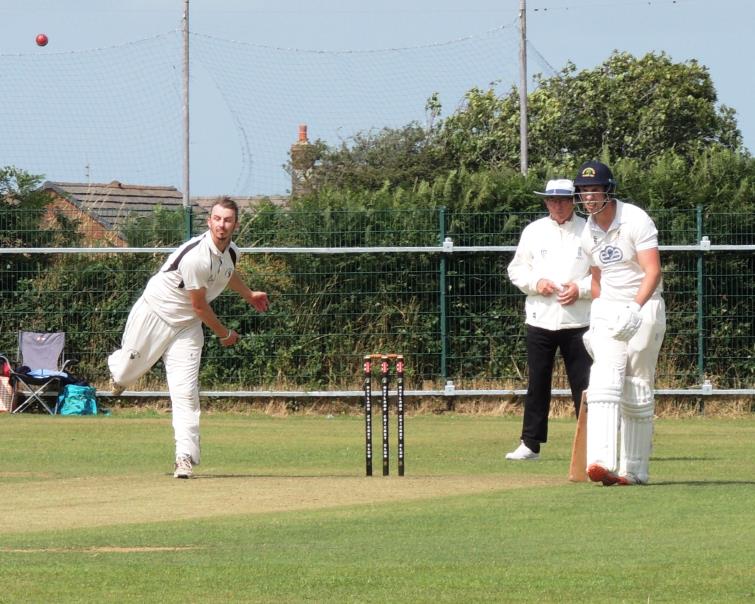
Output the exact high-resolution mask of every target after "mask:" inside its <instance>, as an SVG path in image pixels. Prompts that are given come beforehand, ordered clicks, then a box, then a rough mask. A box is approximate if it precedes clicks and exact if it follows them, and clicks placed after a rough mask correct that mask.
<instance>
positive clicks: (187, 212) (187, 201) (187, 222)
mask: <svg viewBox="0 0 755 604" xmlns="http://www.w3.org/2000/svg"><path fill="white" fill-rule="evenodd" d="M183 42H184V52H183V147H184V148H183V186H182V189H183V208H184V227H185V229H186V239H191V235H192V225H191V191H190V188H189V174H190V172H189V0H184V16H183Z"/></svg>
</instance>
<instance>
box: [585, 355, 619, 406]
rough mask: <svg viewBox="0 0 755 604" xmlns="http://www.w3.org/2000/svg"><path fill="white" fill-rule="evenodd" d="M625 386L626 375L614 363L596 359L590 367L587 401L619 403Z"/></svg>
mask: <svg viewBox="0 0 755 604" xmlns="http://www.w3.org/2000/svg"><path fill="white" fill-rule="evenodd" d="M623 387H624V376H623V375H622V374H621V372H620V371H619V370H618V369H617V368H616V367H615V366H613V365H609V364H605V363H600V362H599V361H595V362H594V363H593V365H592V367H591V368H590V385H589V386H588V387H587V402H588V403H592V402H610V403H618V402H619V401H620V400H621V392H622V390H623Z"/></svg>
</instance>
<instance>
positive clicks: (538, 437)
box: [522, 325, 592, 453]
mask: <svg viewBox="0 0 755 604" xmlns="http://www.w3.org/2000/svg"><path fill="white" fill-rule="evenodd" d="M586 331H587V327H578V328H576V329H559V330H556V331H551V330H549V329H543V328H541V327H533V326H532V325H527V366H528V369H529V384H528V385H527V397H526V398H525V400H524V421H523V425H522V442H523V443H524V444H525V445H527V446H528V447H529V448H530V449H531V450H532V451H534V452H535V453H539V452H540V443H544V442H547V441H548V413H549V412H550V408H551V382H552V380H553V365H554V363H555V360H556V350H560V351H561V357H562V358H563V359H564V366H565V367H566V377H567V378H568V380H569V387H570V388H571V393H572V400H573V401H574V409H575V411H576V412H577V413H579V403H580V401H581V399H582V391H583V390H586V389H587V385H588V383H589V381H590V365H592V358H590V355H589V354H588V352H587V350H586V349H585V344H584V342H583V341H582V334H584V333H585V332H586Z"/></svg>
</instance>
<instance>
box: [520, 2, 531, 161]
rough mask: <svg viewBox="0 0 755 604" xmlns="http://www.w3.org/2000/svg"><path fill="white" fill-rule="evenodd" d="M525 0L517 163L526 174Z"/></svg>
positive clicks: (527, 142) (521, 39)
mask: <svg viewBox="0 0 755 604" xmlns="http://www.w3.org/2000/svg"><path fill="white" fill-rule="evenodd" d="M528 147H529V140H528V136H527V0H519V157H520V159H519V165H520V169H521V172H522V174H524V175H526V174H527V164H528V163H529V161H528V157H527V148H528Z"/></svg>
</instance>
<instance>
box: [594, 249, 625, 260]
mask: <svg viewBox="0 0 755 604" xmlns="http://www.w3.org/2000/svg"><path fill="white" fill-rule="evenodd" d="M598 257H599V258H600V261H601V262H602V263H603V264H613V263H614V262H619V261H620V260H621V259H622V258H623V257H624V253H623V252H622V251H621V248H619V247H614V246H612V245H607V246H606V247H604V248H603V249H602V250H600V254H599V255H598Z"/></svg>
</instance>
